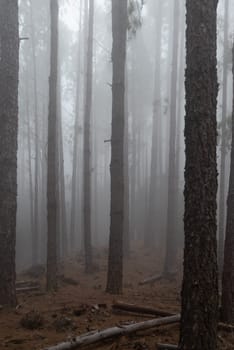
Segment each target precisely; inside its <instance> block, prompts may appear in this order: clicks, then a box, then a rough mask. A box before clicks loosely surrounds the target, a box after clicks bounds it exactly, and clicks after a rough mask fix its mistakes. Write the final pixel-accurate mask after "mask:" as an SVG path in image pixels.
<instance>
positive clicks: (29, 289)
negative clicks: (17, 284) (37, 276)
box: [16, 286, 40, 293]
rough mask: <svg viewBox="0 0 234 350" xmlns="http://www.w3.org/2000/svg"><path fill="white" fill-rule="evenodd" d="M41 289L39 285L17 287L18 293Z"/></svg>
mask: <svg viewBox="0 0 234 350" xmlns="http://www.w3.org/2000/svg"><path fill="white" fill-rule="evenodd" d="M39 289H40V287H39V286H33V287H22V288H16V293H26V292H34V291H38V290H39Z"/></svg>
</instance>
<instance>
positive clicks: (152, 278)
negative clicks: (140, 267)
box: [139, 275, 163, 286]
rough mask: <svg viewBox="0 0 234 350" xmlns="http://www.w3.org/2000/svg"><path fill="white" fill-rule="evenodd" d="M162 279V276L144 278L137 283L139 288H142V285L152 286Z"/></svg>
mask: <svg viewBox="0 0 234 350" xmlns="http://www.w3.org/2000/svg"><path fill="white" fill-rule="evenodd" d="M162 278H163V276H162V275H154V276H152V277H149V278H146V279H144V280H143V281H140V282H139V285H140V286H143V285H144V284H150V283H151V284H153V283H154V282H157V281H160V280H161V279H162Z"/></svg>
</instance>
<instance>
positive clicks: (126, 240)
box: [123, 69, 130, 258]
mask: <svg viewBox="0 0 234 350" xmlns="http://www.w3.org/2000/svg"><path fill="white" fill-rule="evenodd" d="M125 73H126V75H127V69H126V72H125ZM128 124H129V114H128V76H126V78H125V127H124V231H123V234H124V235H123V253H124V256H125V257H126V258H128V257H129V255H130V231H129V229H130V226H129V132H128V131H129V125H128Z"/></svg>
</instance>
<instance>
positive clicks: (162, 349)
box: [157, 344, 179, 350]
mask: <svg viewBox="0 0 234 350" xmlns="http://www.w3.org/2000/svg"><path fill="white" fill-rule="evenodd" d="M157 349H158V350H175V349H179V348H178V346H177V345H172V344H157Z"/></svg>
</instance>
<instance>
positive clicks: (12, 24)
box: [0, 0, 19, 306]
mask: <svg viewBox="0 0 234 350" xmlns="http://www.w3.org/2000/svg"><path fill="white" fill-rule="evenodd" d="M0 50H1V60H0V120H1V127H0V150H1V151H0V193H1V201H0V304H1V305H11V306H14V305H15V304H16V293H15V241H16V208H17V134H18V75H19V28H18V1H17V0H12V1H9V0H2V1H1V4H0Z"/></svg>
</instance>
